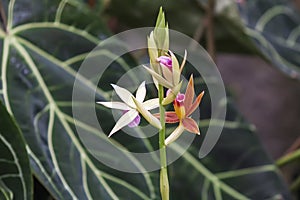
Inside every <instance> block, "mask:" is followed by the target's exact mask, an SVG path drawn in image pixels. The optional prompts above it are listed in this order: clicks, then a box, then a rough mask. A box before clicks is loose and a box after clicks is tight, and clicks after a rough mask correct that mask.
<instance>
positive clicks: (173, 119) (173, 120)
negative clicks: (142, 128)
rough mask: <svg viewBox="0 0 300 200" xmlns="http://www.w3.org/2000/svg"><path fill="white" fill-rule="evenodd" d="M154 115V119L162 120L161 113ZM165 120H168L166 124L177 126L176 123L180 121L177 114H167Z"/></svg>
mask: <svg viewBox="0 0 300 200" xmlns="http://www.w3.org/2000/svg"><path fill="white" fill-rule="evenodd" d="M153 115H154V117H156V118H158V119H160V114H159V113H155V114H153ZM165 119H166V123H168V124H175V123H178V122H179V121H180V120H179V119H178V117H177V115H176V113H175V112H166V113H165Z"/></svg>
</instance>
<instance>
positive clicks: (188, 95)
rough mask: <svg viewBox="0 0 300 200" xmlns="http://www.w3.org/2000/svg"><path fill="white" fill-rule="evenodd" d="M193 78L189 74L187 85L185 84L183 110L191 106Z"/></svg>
mask: <svg viewBox="0 0 300 200" xmlns="http://www.w3.org/2000/svg"><path fill="white" fill-rule="evenodd" d="M194 95H195V91H194V79H193V75H191V77H190V80H189V83H188V85H187V86H186V91H185V99H184V107H185V110H186V111H188V110H189V109H190V107H191V106H192V103H193V100H194Z"/></svg>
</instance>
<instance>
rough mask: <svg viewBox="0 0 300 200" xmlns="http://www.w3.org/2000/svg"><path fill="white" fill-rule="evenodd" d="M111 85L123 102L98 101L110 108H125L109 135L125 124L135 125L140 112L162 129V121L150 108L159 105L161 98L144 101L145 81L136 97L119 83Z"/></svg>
mask: <svg viewBox="0 0 300 200" xmlns="http://www.w3.org/2000/svg"><path fill="white" fill-rule="evenodd" d="M111 86H112V87H113V88H114V90H115V91H116V93H117V95H118V96H119V97H120V99H121V100H122V101H123V102H116V101H111V102H97V103H98V104H101V105H103V106H105V107H108V108H114V109H119V110H123V111H124V112H123V115H122V117H121V118H120V119H119V120H118V121H117V123H116V124H115V126H114V127H113V129H112V130H111V132H110V133H109V135H108V137H110V136H112V135H113V134H114V133H116V132H117V131H119V130H120V129H121V128H123V127H125V126H127V125H128V126H129V127H134V126H137V125H138V124H139V122H140V116H139V113H140V114H141V115H142V116H143V117H144V118H145V119H146V120H147V121H148V122H149V123H150V124H151V125H152V126H154V127H156V128H158V129H161V124H160V121H159V120H158V119H157V118H156V117H154V116H153V115H152V114H151V113H150V112H149V110H152V109H155V108H157V107H159V99H158V98H155V99H149V100H147V101H145V102H144V100H145V97H146V86H145V81H143V82H142V83H141V85H140V86H139V87H138V89H137V91H136V96H135V97H134V96H133V95H132V94H131V93H130V92H129V91H128V90H126V89H124V88H122V87H119V86H117V85H114V84H111Z"/></svg>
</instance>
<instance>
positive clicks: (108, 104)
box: [96, 101, 132, 110]
mask: <svg viewBox="0 0 300 200" xmlns="http://www.w3.org/2000/svg"><path fill="white" fill-rule="evenodd" d="M96 103H98V104H101V105H103V106H105V107H108V108H114V109H119V110H131V109H132V108H130V107H129V106H127V105H126V104H125V103H122V102H114V101H111V102H101V101H98V102H96Z"/></svg>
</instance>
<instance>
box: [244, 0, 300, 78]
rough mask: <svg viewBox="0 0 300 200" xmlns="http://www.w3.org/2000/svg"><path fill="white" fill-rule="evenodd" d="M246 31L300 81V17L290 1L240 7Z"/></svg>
mask: <svg viewBox="0 0 300 200" xmlns="http://www.w3.org/2000/svg"><path fill="white" fill-rule="evenodd" d="M239 8H240V9H239V10H240V14H241V17H242V19H243V22H244V25H245V32H246V33H247V34H248V35H249V36H250V37H251V38H252V39H253V41H254V42H255V44H256V46H257V47H258V49H259V50H260V51H261V53H262V54H263V55H264V56H265V57H266V58H267V59H268V60H269V61H270V62H272V63H273V64H274V66H276V67H277V68H278V69H280V70H281V71H282V72H284V73H286V74H287V75H289V76H290V77H292V78H297V79H300V74H299V73H300V68H299V66H300V59H299V54H300V31H299V30H300V26H299V24H300V14H299V10H298V9H297V8H295V7H294V4H292V2H290V1H286V0H284V1H282V0H273V1H271V0H269V1H259V0H254V1H244V3H242V4H241V5H240V6H239Z"/></svg>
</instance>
